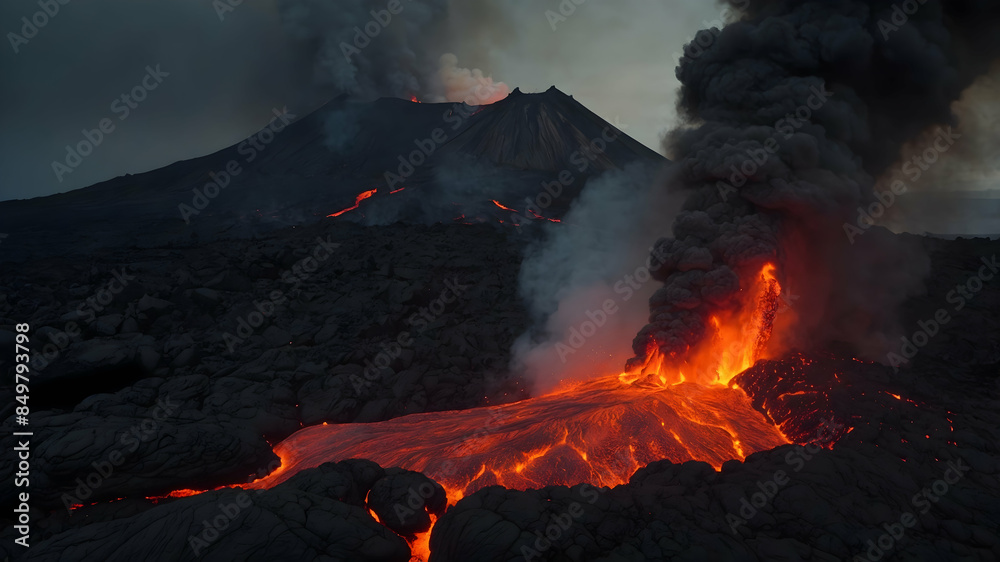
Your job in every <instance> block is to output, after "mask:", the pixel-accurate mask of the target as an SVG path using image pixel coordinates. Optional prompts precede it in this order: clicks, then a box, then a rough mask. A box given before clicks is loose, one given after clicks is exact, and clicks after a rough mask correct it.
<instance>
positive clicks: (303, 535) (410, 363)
mask: <svg viewBox="0 0 1000 562" xmlns="http://www.w3.org/2000/svg"><path fill="white" fill-rule="evenodd" d="M459 110H461V111H462V112H463V113H462V115H463V118H462V119H461V123H460V126H459V128H458V129H456V130H455V131H453V134H449V138H448V139H447V142H442V143H439V146H438V148H437V149H435V155H434V157H433V158H432V159H431V161H430V162H429V163H428V164H427V166H425V167H424V168H422V169H421V172H420V173H417V174H415V175H414V176H413V177H412V179H411V181H410V183H409V184H408V185H407V186H406V189H405V191H403V192H397V193H388V190H387V189H386V188H387V186H386V185H380V186H376V187H373V182H375V183H378V182H383V184H384V181H385V180H384V176H383V174H384V172H385V171H386V170H390V169H392V167H393V166H394V165H395V164H393V163H394V162H397V156H398V155H402V154H407V153H408V152H409V151H411V150H412V149H413V144H412V142H411V139H422V138H426V137H427V136H429V135H431V134H432V131H433V130H434V128H435V127H438V126H440V122H441V121H442V120H443V119H442V117H443V115H442V111H445V112H447V111H459ZM345 120H346V121H345ZM331 122H336V123H339V124H341V125H343V124H344V123H346V124H347V125H351V126H356V130H354V133H353V137H352V142H351V143H347V144H344V145H339V144H337V143H336V142H335V140H336V139H334V138H331V137H330V136H329V134H328V133H329V130H328V128H329V126H330V123H331ZM444 122H445V123H447V121H444ZM607 127H608V124H607V123H604V122H603V121H601V120H600V119H599V118H597V117H596V116H595V115H594V114H593V113H591V112H589V111H587V110H586V108H583V107H582V106H581V105H579V104H578V103H576V102H575V101H573V100H572V98H570V97H569V96H565V95H564V94H562V93H560V92H558V91H556V90H550V91H549V92H546V93H545V94H538V95H528V94H520V93H518V94H516V95H512V96H511V97H510V98H508V99H507V100H504V101H503V102H499V103H497V104H494V105H492V106H488V107H485V108H476V107H471V106H449V107H442V106H441V105H437V104H426V105H424V104H413V103H409V102H405V101H400V100H380V101H379V102H375V104H371V105H370V106H351V105H348V104H346V103H345V102H343V101H342V100H340V101H335V102H332V103H331V104H330V105H329V106H328V107H326V108H324V109H323V110H322V111H320V112H318V113H317V114H314V115H311V116H308V117H306V118H304V119H301V120H299V121H298V122H296V123H294V124H292V125H290V126H289V128H288V130H287V131H285V133H286V134H278V135H276V136H275V137H274V139H275V140H274V144H273V145H270V146H269V147H268V150H267V151H266V152H264V153H263V154H264V156H262V158H261V159H260V160H258V161H256V162H254V163H253V165H250V166H247V170H249V172H247V171H244V172H243V173H242V174H241V175H240V177H239V178H234V183H233V184H232V187H230V188H227V191H225V193H224V195H220V196H219V198H218V199H216V200H213V201H212V202H211V205H210V206H208V207H206V208H205V209H204V211H203V212H202V213H200V214H198V215H197V216H195V217H193V218H192V220H191V221H190V222H191V224H186V223H185V221H184V220H182V219H181V217H180V215H179V214H178V213H177V205H178V203H183V202H186V199H189V198H190V197H191V190H192V189H193V188H195V187H197V186H199V185H204V182H205V181H207V179H208V178H209V177H210V176H209V174H210V173H212V172H213V171H216V172H217V171H218V170H221V169H224V168H225V167H226V163H227V162H228V161H230V160H231V159H233V158H236V157H238V156H239V154H238V150H237V149H236V147H233V148H230V149H227V150H226V151H221V152H220V153H217V154H214V155H209V156H206V157H204V158H201V159H196V160H192V161H188V162H180V163H177V164H175V165H172V166H169V167H167V168H164V169H163V170H158V171H154V172H150V173H147V174H140V175H136V176H128V177H125V178H118V179H115V180H111V181H109V182H105V183H103V184H99V185H96V186H93V187H91V188H87V189H84V190H78V191H75V192H71V193H68V194H63V195H57V196H52V197H47V198H41V199H35V200H29V201H15V202H6V203H2V204H0V222H2V224H3V225H4V230H5V231H8V232H10V235H9V237H8V238H5V239H4V240H3V245H2V246H0V348H4V349H11V348H12V347H13V344H14V341H15V325H16V324H18V323H22V322H27V323H30V325H31V335H32V359H31V367H32V377H31V390H30V394H31V399H30V400H31V402H30V404H31V415H30V418H31V422H30V429H31V430H32V431H33V432H34V436H33V438H32V439H33V440H32V450H31V490H32V495H31V511H30V518H31V521H32V534H31V544H32V546H31V548H30V549H28V550H26V551H25V550H19V549H20V547H14V546H12V545H13V542H12V540H11V539H12V535H13V532H14V531H13V529H12V525H13V520H12V519H10V518H11V514H12V513H13V511H12V510H13V509H14V507H16V506H17V501H16V499H15V496H14V493H13V489H12V488H11V487H7V486H5V487H3V496H2V503H3V509H4V510H3V515H2V516H0V519H3V523H4V527H5V531H4V539H5V540H4V541H3V547H2V549H3V550H0V555H4V556H10V557H12V558H13V559H17V560H22V559H23V560H59V561H72V560H128V561H132V560H195V559H197V560H226V561H228V560H347V561H354V560H372V561H395V560H399V561H406V560H408V559H410V557H411V545H413V547H414V550H416V549H417V548H422V547H421V546H420V545H421V543H420V541H421V540H426V539H427V537H426V531H427V530H428V529H429V528H430V526H431V524H432V522H434V527H433V531H432V533H431V536H430V537H429V541H430V547H431V550H432V552H433V555H432V558H431V559H432V560H433V561H435V562H437V561H462V562H464V561H469V560H477V561H483V562H485V561H493V560H497V561H508V560H510V561H514V560H560V561H565V560H601V561H606V562H611V561H626V560H629V561H631V560H650V561H652V560H668V559H671V560H672V559H676V560H856V559H864V560H867V559H871V560H876V559H885V560H997V559H1000V539H998V537H1000V482H998V480H997V478H998V470H997V469H998V466H997V462H998V458H1000V455H998V445H997V444H998V442H1000V440H998V429H997V428H998V426H1000V414H998V407H997V406H998V398H1000V396H998V393H1000V385H998V381H1000V378H998V366H1000V343H998V340H997V337H996V336H997V334H998V333H1000V330H998V327H1000V326H998V323H1000V320H998V319H997V318H996V316H995V314H994V313H995V311H996V310H997V309H998V307H1000V280H990V279H993V278H992V277H990V278H989V279H987V277H985V275H984V274H983V273H981V272H984V271H985V272H986V273H990V272H991V271H992V270H991V269H990V266H989V265H988V264H991V263H994V256H995V255H996V254H997V250H998V249H1000V248H998V246H1000V244H998V243H997V242H991V241H989V240H962V239H959V240H955V241H943V240H937V239H930V238H927V239H921V243H922V244H923V246H924V247H925V249H926V250H927V252H928V254H929V255H930V256H931V262H932V267H931V274H930V276H929V277H928V278H927V280H926V293H925V294H924V295H923V296H921V297H919V298H915V299H912V300H911V301H910V302H908V303H907V304H906V306H905V307H904V318H902V319H901V322H902V325H903V326H904V329H905V330H906V331H907V333H913V332H916V331H917V330H919V329H920V326H921V322H924V321H926V320H927V319H929V318H933V317H935V315H936V313H937V311H938V310H939V309H942V308H943V309H946V310H947V312H948V313H949V320H948V321H947V322H943V323H941V324H940V325H939V327H938V330H937V331H936V332H935V333H934V334H932V335H931V336H932V337H929V338H928V342H927V344H926V345H921V348H920V349H919V353H917V354H916V355H915V356H914V357H912V358H910V360H909V361H908V362H907V363H906V364H904V365H902V366H901V367H900V368H899V369H898V371H896V370H894V369H893V368H891V367H889V366H885V365H880V364H876V363H870V362H864V361H860V360H855V359H853V358H851V357H850V356H849V355H848V354H845V353H844V352H843V351H842V350H838V349H822V350H801V351H797V352H795V353H793V354H790V355H789V356H787V357H784V358H781V359H778V360H775V361H770V362H762V363H759V364H758V365H757V366H755V367H754V368H753V369H750V370H749V371H747V372H745V373H744V374H742V375H741V376H740V377H739V378H738V379H737V380H736V381H735V382H737V383H738V384H739V385H740V387H741V388H744V389H745V390H746V391H747V392H748V394H749V395H750V397H751V398H752V400H753V403H754V407H756V408H758V409H759V410H760V411H761V412H763V413H764V414H765V415H766V416H768V417H769V418H770V419H771V420H773V421H774V422H775V423H776V424H778V425H779V426H780V427H781V428H782V430H783V431H784V433H785V435H786V436H787V437H789V438H790V439H791V440H792V441H794V442H795V443H797V444H794V445H786V446H782V447H779V448H777V449H774V450H770V451H764V452H760V453H756V454H753V455H750V456H749V457H747V458H746V459H745V461H742V462H740V461H730V462H728V463H726V464H725V465H724V466H723V467H722V470H721V471H715V470H713V469H712V467H711V466H709V465H708V464H705V463H702V462H688V463H685V464H682V465H678V464H673V463H671V462H669V461H667V460H664V461H660V462H654V463H652V464H650V465H648V466H645V467H643V468H641V469H639V470H638V471H637V472H636V473H635V474H634V475H633V476H632V477H631V480H630V482H629V483H628V484H625V485H621V486H618V487H616V488H614V489H607V488H604V489H598V488H595V487H593V486H590V485H588V484H586V483H580V484H579V485H577V486H573V487H565V486H552V487H547V488H544V489H541V490H529V491H515V490H507V489H503V488H501V487H490V488H485V489H483V490H480V491H479V492H476V493H474V494H472V495H470V496H468V497H465V498H463V499H461V500H460V501H458V502H457V503H456V502H455V501H454V500H455V498H451V503H452V505H451V507H447V506H448V499H447V498H446V497H445V495H446V492H445V490H444V489H443V488H442V487H441V486H439V485H438V484H437V483H435V482H433V481H432V480H430V479H429V478H427V477H426V476H424V475H422V474H418V473H414V472H409V471H406V470H402V469H400V468H398V467H379V466H377V465H375V464H374V463H371V462H370V461H364V460H350V461H343V462H339V463H327V464H324V465H322V466H320V467H318V468H315V469H309V470H305V471H303V472H301V473H298V474H296V475H294V476H293V477H292V478H290V479H289V480H288V481H287V482H284V483H282V484H280V485H278V486H276V487H274V488H272V489H268V490H256V489H254V490H250V489H248V490H241V489H240V488H236V487H227V488H222V489H215V490H214V491H209V492H205V493H194V492H193V490H211V489H213V488H217V487H221V486H235V485H237V484H241V483H248V482H251V481H252V480H254V479H256V478H259V477H261V476H263V475H265V474H268V473H271V472H272V471H275V470H280V468H279V459H278V458H277V456H276V455H275V454H274V452H273V449H272V447H273V446H274V445H275V444H276V443H278V442H279V441H281V440H283V439H284V438H286V437H288V436H289V435H291V434H292V433H294V432H296V431H297V430H299V429H300V428H302V427H305V426H312V425H316V424H322V423H331V424H338V423H364V422H375V421H381V420H387V419H392V418H396V417H399V416H403V415H406V414H411V413H418V412H431V411H448V410H456V409H467V408H473V407H476V406H482V405H488V404H501V403H508V402H513V401H517V400H520V399H523V398H526V397H527V396H528V393H527V391H526V388H527V383H526V381H524V380H522V379H521V374H520V373H517V372H513V373H512V372H510V368H509V365H510V359H511V358H510V349H511V345H512V343H513V342H514V340H515V338H517V337H518V336H519V335H521V334H522V333H524V331H525V330H526V329H528V328H529V323H530V320H529V317H530V315H529V311H528V310H527V309H526V305H525V304H524V303H523V302H522V300H521V297H520V293H519V290H520V288H519V286H518V275H519V271H520V268H521V264H522V260H523V258H524V256H525V253H526V250H527V248H528V247H529V244H530V243H531V242H532V241H534V240H538V239H539V237H544V236H545V235H546V233H545V229H546V228H549V229H558V228H560V225H558V224H551V223H549V222H548V221H546V220H543V219H553V218H555V219H557V218H558V217H561V216H562V213H563V212H565V210H566V209H568V208H570V207H571V205H572V204H573V201H574V198H575V196H576V195H577V194H578V193H579V189H580V188H581V187H582V185H583V184H584V182H586V180H587V179H588V178H591V177H596V176H597V175H598V174H599V173H601V172H603V171H607V170H621V169H623V168H625V166H627V165H629V164H630V163H632V162H643V163H646V164H649V165H650V166H654V167H655V166H658V165H661V164H662V163H663V162H664V160H663V159H662V158H660V157H658V156H656V155H655V154H653V153H651V152H649V151H648V150H645V149H643V148H642V147H641V145H638V144H637V143H635V142H634V141H632V140H631V139H628V138H627V137H624V136H621V137H619V140H616V141H615V142H614V143H610V144H608V145H607V147H606V150H604V151H602V152H601V153H591V156H593V158H589V157H588V158H587V162H588V163H587V165H586V166H585V167H584V169H582V170H581V169H579V168H578V167H576V166H575V165H574V163H573V160H574V158H577V157H579V156H580V154H581V152H580V151H581V150H582V148H583V147H585V146H587V145H589V144H590V143H591V142H592V141H593V139H594V138H596V137H597V136H599V135H600V134H601V132H602V131H603V130H606V129H607ZM390 131H391V132H392V133H394V134H389V132H390ZM397 133H398V134H397ZM400 139H402V140H400ZM512 139H513V140H512ZM511 143H513V144H514V145H515V146H513V148H512V147H511ZM564 172H567V173H569V174H570V177H571V179H572V181H571V182H568V184H567V186H566V189H565V192H564V195H563V196H562V197H561V198H560V197H557V198H556V199H557V201H554V202H553V204H552V205H551V206H547V207H546V209H544V211H545V212H544V216H543V217H542V218H539V217H532V218H533V219H537V220H532V221H530V222H529V223H528V224H525V225H524V226H522V227H516V226H513V225H512V224H511V221H510V220H508V219H509V216H510V212H509V211H506V210H503V209H502V208H500V207H499V206H498V205H496V204H495V203H494V202H493V199H496V198H498V197H500V195H497V194H503V197H509V199H504V201H505V202H508V201H510V203H508V204H515V205H516V202H517V201H523V199H524V198H525V197H528V198H533V197H535V196H537V195H538V194H539V193H540V192H541V190H542V189H543V188H542V184H543V183H545V182H552V181H555V180H558V179H559V178H560V175H564V174H563V173H564ZM470 178H475V179H477V180H478V179H482V181H477V182H471V181H470ZM235 180H238V181H235ZM564 183H565V182H564ZM456 186H459V187H456ZM370 189H375V194H374V195H372V196H371V197H370V198H369V199H370V200H365V201H364V202H363V206H361V207H359V208H358V209H357V210H356V211H352V212H349V213H347V214H344V215H343V216H341V217H337V218H325V217H326V215H327V214H330V213H332V212H334V211H336V210H338V209H345V208H347V207H349V206H350V205H351V204H352V203H354V202H355V201H356V197H357V195H358V194H359V193H361V192H364V191H365V190H370ZM520 210H521V211H523V210H524V209H520ZM456 213H460V215H459V216H460V217H461V220H455V219H456V218H457V217H456V216H454V215H456ZM501 221H503V222H501ZM464 223H473V224H464ZM907 236H908V235H907ZM983 259H985V260H986V262H983V261H982V260H983ZM984 263H985V265H984ZM984 267H985V269H983V268H984ZM993 273H994V274H995V273H996V272H993ZM977 275H978V276H979V277H980V279H981V280H982V289H981V290H980V291H978V292H975V293H974V294H973V295H970V296H969V298H964V297H963V298H962V301H963V303H964V304H963V306H962V307H961V308H960V309H959V308H957V306H956V301H955V298H954V295H953V294H952V293H950V291H952V290H953V289H954V287H955V286H956V285H958V284H964V283H966V282H967V281H968V280H969V279H971V278H972V277H975V276H977ZM792 305H793V306H794V303H793V304H792ZM907 327H908V328H907ZM9 358H10V356H9V355H4V356H2V357H0V372H3V373H4V374H5V375H7V374H8V373H10V372H11V371H12V367H11V363H10V359H9ZM12 380H13V377H7V376H5V378H4V379H3V381H2V382H0V389H2V390H3V392H4V395H5V396H7V395H12V393H13V385H12V383H11V381H12ZM14 406H15V403H14V401H13V400H5V401H2V402H0V408H2V410H0V412H2V415H0V418H2V419H3V420H4V426H5V427H6V428H8V429H13V428H15V427H17V426H16V425H15V417H14V415H15V413H14ZM824 423H825V424H826V425H829V426H833V429H831V430H826V431H824V430H823V427H824ZM479 429H481V428H469V431H470V433H474V432H476V431H477V430H479ZM812 442H815V444H813V445H807V444H809V443H812ZM2 444H3V447H4V448H5V449H6V450H8V451H10V450H12V448H13V447H14V446H15V445H16V443H15V441H14V438H13V437H12V436H11V435H10V433H9V432H7V433H5V435H4V437H3V443H2ZM949 463H951V464H949ZM14 466H15V465H14V457H13V456H12V455H5V456H3V457H2V458H0V469H2V471H3V472H4V474H10V473H13V472H14V470H13V469H14ZM956 467H957V468H956ZM965 467H968V468H967V469H966V468H965ZM949 470H951V472H949ZM959 475H960V478H956V476H959ZM946 478H947V479H948V481H945V480H944V479H946ZM938 480H941V481H942V482H945V484H938V483H937V482H938ZM944 486H947V489H943V487H944ZM935 487H936V488H935ZM928 490H929V491H928ZM179 491H189V492H184V493H176V494H173V495H172V496H169V497H168V495H169V494H170V493H171V492H179ZM185 494H187V495H186V496H185ZM415 494H416V495H415ZM928 494H931V495H933V498H931V496H930V495H928ZM908 515H912V517H908ZM904 517H905V519H904ZM887 525H888V526H887ZM421 533H424V535H423V536H422V537H421V536H420V535H421ZM886 533H888V535H886V536H887V537H888V538H891V539H892V541H891V544H890V541H889V540H888V538H884V537H882V535H883V534H886ZM893 535H895V536H894V537H893ZM869 541H871V543H869ZM872 545H874V546H872ZM879 545H881V550H878V549H876V548H875V547H879ZM877 550H878V551H877ZM883 551H884V552H883ZM869 552H870V553H871V555H870V556H869V554H868V553H869ZM858 557H860V558H858Z"/></svg>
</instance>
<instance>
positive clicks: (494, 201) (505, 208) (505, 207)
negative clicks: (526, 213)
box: [492, 199, 517, 213]
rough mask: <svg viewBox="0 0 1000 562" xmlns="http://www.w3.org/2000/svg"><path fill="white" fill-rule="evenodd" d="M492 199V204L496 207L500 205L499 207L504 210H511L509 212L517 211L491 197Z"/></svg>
mask: <svg viewBox="0 0 1000 562" xmlns="http://www.w3.org/2000/svg"><path fill="white" fill-rule="evenodd" d="M492 201H493V204H494V205H496V206H497V207H500V208H501V209H503V210H505V211H511V212H513V213H516V212H517V211H516V210H514V209H511V208H510V207H507V206H505V205H504V204H502V203H500V202H499V201H497V200H496V199H492Z"/></svg>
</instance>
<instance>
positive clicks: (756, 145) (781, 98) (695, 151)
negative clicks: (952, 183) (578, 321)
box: [627, 0, 1000, 369]
mask: <svg viewBox="0 0 1000 562" xmlns="http://www.w3.org/2000/svg"><path fill="white" fill-rule="evenodd" d="M730 3H731V4H733V5H734V6H737V7H739V8H741V9H743V11H744V17H743V18H742V19H741V20H740V21H738V22H735V23H732V24H730V25H727V26H726V27H725V28H724V29H722V30H721V31H720V30H706V31H702V32H700V33H699V34H698V36H697V37H696V38H695V40H694V41H693V42H692V43H691V44H690V45H689V46H688V47H687V48H686V49H685V53H686V54H687V56H685V57H684V58H683V59H682V60H681V63H680V65H679V67H678V68H677V75H678V78H679V79H680V81H681V83H682V89H681V93H680V101H679V109H680V110H681V112H682V114H683V116H684V117H685V119H686V120H687V124H686V125H684V126H682V127H681V128H679V129H677V130H675V131H673V132H672V133H671V134H669V135H668V137H667V138H666V139H665V141H664V145H665V148H666V149H667V151H668V153H669V154H670V155H671V156H673V158H674V160H675V161H676V162H677V163H678V164H679V165H680V166H681V167H682V170H681V171H680V172H679V173H678V176H679V179H678V182H679V184H680V185H679V187H681V188H683V189H686V190H687V191H688V192H689V196H688V198H687V201H686V203H685V207H684V210H683V211H682V212H681V213H680V214H679V215H678V216H677V218H676V220H675V222H674V224H673V237H672V238H664V239H661V240H659V241H657V243H656V247H657V253H659V254H660V255H663V256H666V259H665V263H664V265H663V266H662V267H661V268H659V269H658V270H656V271H655V272H654V277H655V278H656V279H658V280H659V281H662V282H663V287H662V288H660V289H659V290H658V291H657V292H656V293H655V294H654V295H653V297H652V298H651V299H650V320H649V324H648V325H647V326H646V327H644V328H643V329H642V330H641V331H640V332H639V334H638V335H637V336H636V338H635V340H634V341H633V352H634V353H635V357H634V358H633V359H632V360H630V361H629V363H628V365H627V367H628V368H630V369H634V368H638V367H641V366H642V365H644V364H645V362H646V361H647V359H648V358H649V357H650V356H651V355H652V353H653V352H655V351H659V352H660V353H661V354H663V356H665V357H666V358H668V359H672V360H673V361H674V362H676V363H681V362H683V358H684V357H685V354H686V353H688V352H689V351H690V350H691V349H692V348H694V347H696V346H697V345H698V344H699V342H701V341H702V340H703V339H704V338H705V337H706V335H707V333H708V329H707V326H706V324H707V323H708V317H709V316H710V315H711V314H712V312H713V311H716V310H719V309H732V308H735V307H738V306H739V303H740V302H741V291H743V290H746V288H747V286H748V283H749V281H750V279H752V276H753V275H754V274H755V272H756V271H759V269H760V267H761V266H762V264H763V263H765V262H767V261H776V262H777V263H778V264H779V271H780V275H781V276H782V277H783V279H782V286H783V287H787V288H789V290H790V291H791V292H792V293H794V294H795V296H796V297H799V298H798V300H796V301H795V302H793V303H791V305H792V307H793V310H792V314H788V315H784V316H783V317H781V318H779V321H782V322H794V324H795V327H796V329H795V330H794V331H792V332H793V337H792V339H791V340H790V341H786V342H784V344H785V345H789V346H792V345H794V346H798V347H809V346H826V345H829V344H831V343H833V342H843V343H848V344H850V345H851V347H852V349H853V351H855V352H857V353H859V354H863V355H871V356H875V355H876V354H877V353H878V352H879V351H881V350H882V349H883V348H884V347H885V346H886V344H887V340H888V338H891V337H892V336H893V334H894V332H895V324H894V318H895V314H894V311H895V309H896V308H897V307H898V305H899V304H900V303H901V302H902V301H903V300H905V299H906V298H907V297H908V296H909V295H911V294H913V293H915V292H917V291H919V290H920V289H921V286H922V279H923V277H924V276H925V275H926V273H927V271H928V262H927V259H926V258H925V257H924V256H923V254H922V252H920V251H919V250H918V249H917V248H916V247H915V246H914V245H911V244H908V243H906V242H904V241H903V240H901V239H899V238H896V237H892V236H889V235H887V233H885V232H882V231H879V230H878V229H874V228H872V229H867V230H866V229H860V230H861V234H858V233H857V232H854V236H853V237H852V236H850V234H851V233H852V232H853V231H852V230H851V229H850V228H848V227H847V226H845V224H846V225H855V226H856V223H857V216H858V214H859V211H858V209H859V208H862V209H869V208H873V209H875V210H876V211H877V209H878V207H877V206H874V207H872V205H873V203H875V202H876V195H873V187H874V186H875V182H876V180H877V178H878V177H879V176H880V175H882V174H884V173H885V172H886V171H887V170H888V169H889V168H890V166H892V165H893V164H894V163H895V162H896V161H897V159H898V158H899V155H900V152H901V147H902V146H903V145H904V144H905V143H907V141H915V142H919V139H926V142H932V141H933V140H934V139H935V136H936V135H951V137H950V138H952V140H954V134H956V133H958V131H952V132H951V133H949V132H948V131H949V129H948V126H950V125H953V124H954V120H953V115H952V111H951V104H952V102H953V101H955V100H957V99H958V98H959V97H960V96H961V94H962V92H963V90H965V89H966V88H967V87H968V86H969V85H970V84H971V83H972V81H973V80H974V79H975V77H976V76H978V75H980V74H982V73H984V72H986V71H987V70H988V67H989V64H990V62H991V61H992V60H993V59H994V58H996V55H997V53H998V52H1000V48H998V47H1000V34H997V33H996V29H995V27H996V25H997V24H996V23H995V22H997V18H996V16H997V12H998V10H1000V8H998V7H997V6H996V5H995V4H994V3H991V2H985V1H974V0H968V1H957V2H946V3H945V2H940V1H938V0H927V1H926V2H920V1H918V0H906V1H905V2H903V1H900V2H897V3H895V4H894V3H892V2H888V1H874V0H869V1H860V0H855V1H840V2H826V1H824V2H819V1H806V2H801V1H790V0H739V1H736V0H733V1H731V2H730ZM939 126H940V127H942V128H943V129H941V130H940V131H939V130H938V129H937V128H938V127H939ZM881 199H882V201H880V203H881V204H883V206H885V205H889V204H890V203H888V196H886V195H884V194H882V195H881Z"/></svg>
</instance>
